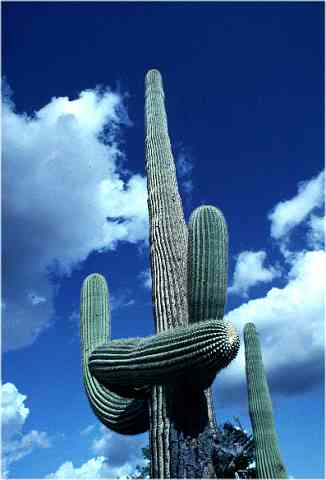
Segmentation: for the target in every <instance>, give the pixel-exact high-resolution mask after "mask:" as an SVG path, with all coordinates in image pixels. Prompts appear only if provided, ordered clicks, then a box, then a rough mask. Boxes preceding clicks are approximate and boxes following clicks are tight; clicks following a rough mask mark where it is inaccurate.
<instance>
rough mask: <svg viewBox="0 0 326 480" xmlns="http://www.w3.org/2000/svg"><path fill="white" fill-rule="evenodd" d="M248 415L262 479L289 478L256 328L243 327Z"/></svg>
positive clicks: (251, 324) (250, 326)
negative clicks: (279, 441)
mask: <svg viewBox="0 0 326 480" xmlns="http://www.w3.org/2000/svg"><path fill="white" fill-rule="evenodd" d="M244 342H245V358H246V375H247V386H248V402H249V414H250V418H251V424H252V429H253V436H254V440H255V449H256V465H257V474H258V477H259V478H275V479H276V478H288V477H287V473H286V469H285V466H284V463H283V460H282V458H281V453H280V450H279V447H278V438H277V434H276V430H275V423H274V416H273V407H272V401H271V397H270V393H269V388H268V384H267V380H266V375H265V371H264V365H263V359H262V354H261V349H260V342H259V338H258V334H257V331H256V327H255V325H254V324H253V323H247V324H246V325H245V328H244Z"/></svg>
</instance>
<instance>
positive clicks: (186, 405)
mask: <svg viewBox="0 0 326 480" xmlns="http://www.w3.org/2000/svg"><path fill="white" fill-rule="evenodd" d="M166 393H167V395H166V400H167V404H166V406H167V411H168V416H169V418H170V420H171V421H172V422H173V424H174V427H175V428H176V429H177V430H178V431H180V432H182V433H183V435H184V437H188V436H189V437H197V436H198V435H199V434H200V433H203V432H204V431H205V429H206V428H207V426H208V422H209V420H208V409H207V399H206V396H205V393H204V390H202V389H200V388H198V387H196V386H195V385H194V384H192V382H191V380H190V379H186V378H183V379H182V380H181V379H180V380H179V382H178V383H175V384H169V385H167V386H166ZM198 412H199V413H198Z"/></svg>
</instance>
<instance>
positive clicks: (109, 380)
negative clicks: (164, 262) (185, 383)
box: [88, 320, 240, 388]
mask: <svg viewBox="0 0 326 480" xmlns="http://www.w3.org/2000/svg"><path fill="white" fill-rule="evenodd" d="M128 340H130V339H128ZM137 342H138V345H136V344H137ZM239 345H240V339H239V336H238V335H237V333H236V331H235V329H234V327H233V325H232V324H231V323H230V322H225V321H221V320H207V321H205V322H198V323H196V324H192V325H190V326H188V327H177V328H174V329H173V330H167V331H165V332H162V333H159V334H157V335H155V336H151V337H145V338H142V339H133V342H132V343H130V342H129V341H128V343H127V342H126V341H124V340H114V341H112V342H111V343H110V344H108V345H104V346H100V347H98V348H96V349H95V350H94V351H93V353H92V354H91V356H90V358H89V363H88V365H89V368H90V371H91V373H92V374H93V375H94V376H95V377H96V378H97V379H98V380H99V382H100V383H102V384H103V385H107V386H109V387H111V385H112V384H120V385H126V386H128V385H129V386H134V387H139V386H142V385H144V384H151V385H155V384H168V383H174V382H176V381H178V378H179V377H180V376H181V375H186V374H189V373H190V372H191V375H192V380H193V383H194V384H196V385H198V383H202V384H203V385H204V386H205V388H208V387H209V386H210V385H209V382H211V381H212V374H211V372H212V371H213V372H214V374H216V373H217V372H218V371H220V370H221V369H222V368H225V367H226V366H227V365H228V364H229V363H230V362H231V361H232V360H233V359H234V358H235V356H236V354H237V352H238V349H239ZM196 376H198V378H196Z"/></svg>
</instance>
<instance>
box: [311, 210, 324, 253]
mask: <svg viewBox="0 0 326 480" xmlns="http://www.w3.org/2000/svg"><path fill="white" fill-rule="evenodd" d="M308 228H309V231H308V234H307V237H308V238H307V239H308V245H309V247H311V248H313V249H318V248H320V249H322V248H323V247H324V238H325V218H324V217H321V216H318V215H313V214H312V215H310V218H309V221H308Z"/></svg>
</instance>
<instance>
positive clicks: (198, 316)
mask: <svg viewBox="0 0 326 480" xmlns="http://www.w3.org/2000/svg"><path fill="white" fill-rule="evenodd" d="M227 272H228V232H227V225H226V222H225V219H224V216H223V214H222V212H221V211H220V210H219V209H218V208H216V207H213V206H210V205H203V206H201V207H198V208H196V209H195V210H194V211H193V212H192V214H191V216H190V220H189V240H188V305H189V323H193V322H200V321H202V320H207V319H223V317H224V307H225V301H226V289H227Z"/></svg>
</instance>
